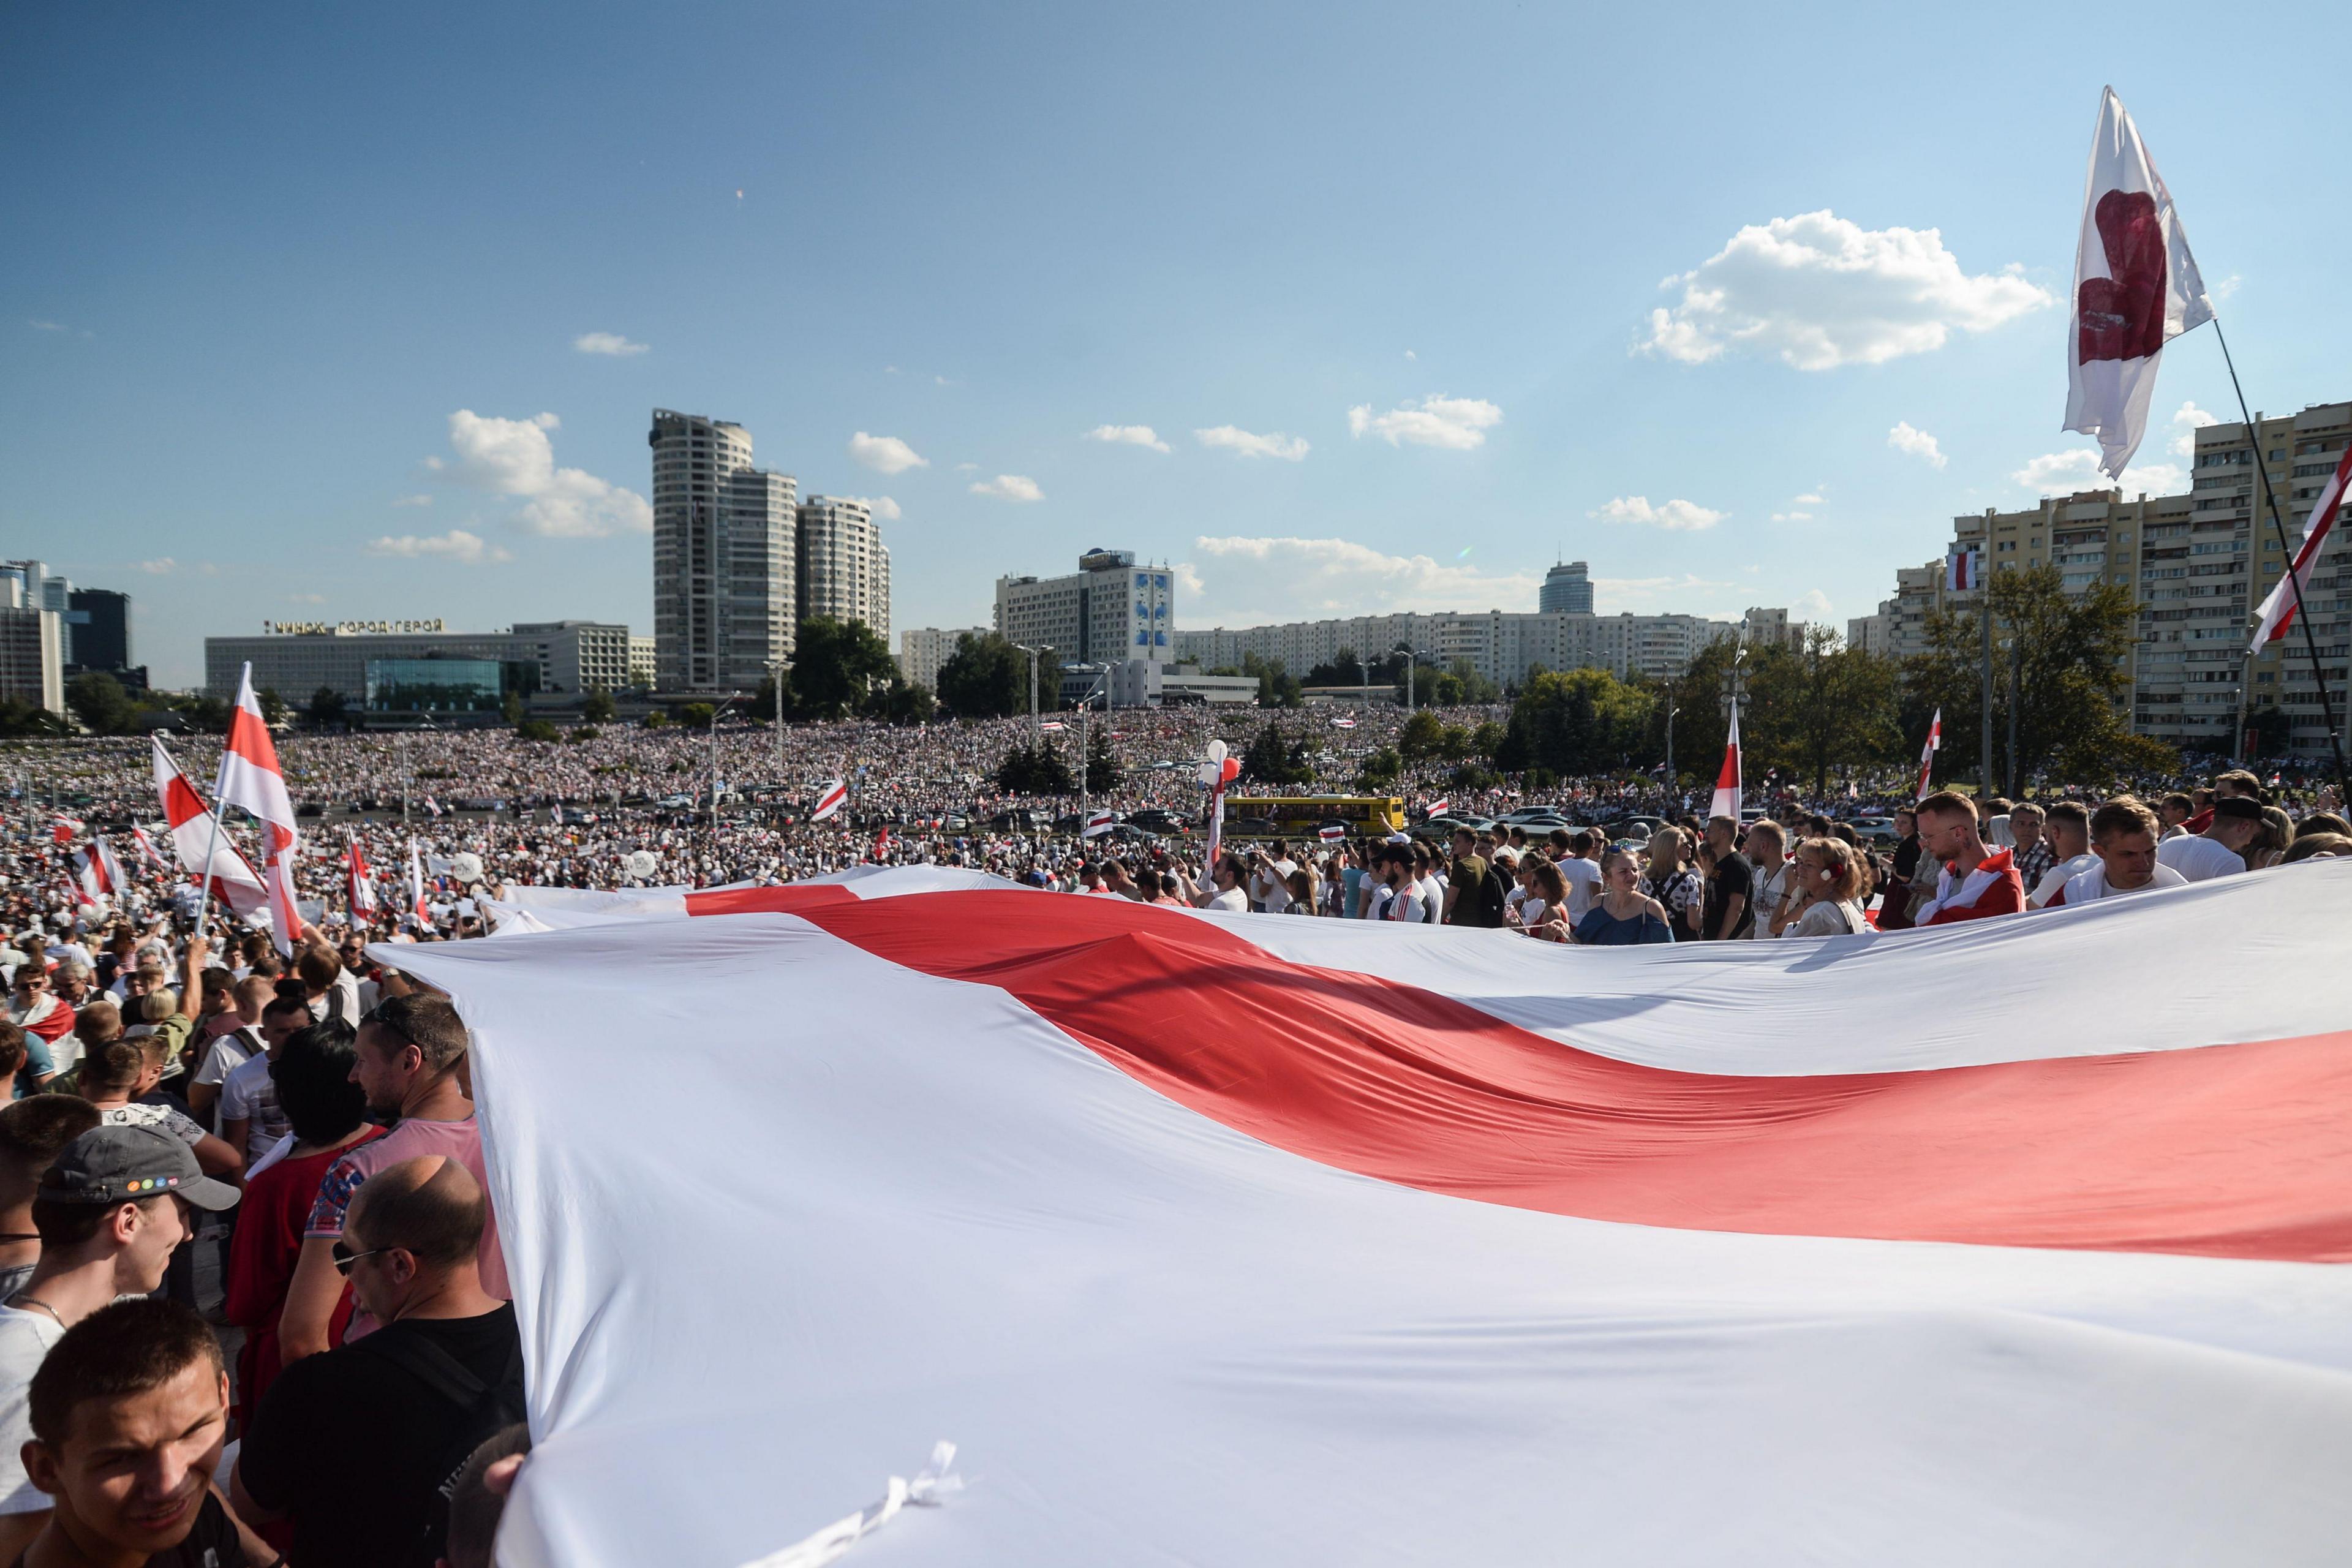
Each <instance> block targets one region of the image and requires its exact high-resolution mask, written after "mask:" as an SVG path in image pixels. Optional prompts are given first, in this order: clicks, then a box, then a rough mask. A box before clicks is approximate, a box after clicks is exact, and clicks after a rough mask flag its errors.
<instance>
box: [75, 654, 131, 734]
mask: <svg viewBox="0 0 2352 1568" xmlns="http://www.w3.org/2000/svg"><path fill="white" fill-rule="evenodd" d="M66 710H67V711H68V712H69V713H71V714H72V715H73V716H74V717H75V718H76V719H78V720H79V721H81V727H82V728H83V729H85V730H88V731H89V732H90V733H91V734H93V735H119V734H121V733H122V732H123V731H125V730H127V729H129V728H130V726H131V720H132V719H133V717H135V713H136V710H135V706H134V704H133V703H132V702H131V696H130V693H128V692H126V691H124V690H123V689H122V682H121V681H119V680H117V679H114V677H112V676H110V675H108V674H107V673H105V672H104V671H103V670H89V671H87V672H85V673H84V674H81V675H77V676H75V677H74V678H73V679H71V680H68V681H67V682H66Z"/></svg>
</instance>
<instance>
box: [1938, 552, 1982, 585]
mask: <svg viewBox="0 0 2352 1568" xmlns="http://www.w3.org/2000/svg"><path fill="white" fill-rule="evenodd" d="M1983 586H1984V556H1983V555H1982V554H1980V553H1979V552H1978V551H1977V550H1976V549H1975V548H1974V547H1973V546H1971V547H1970V548H1969V549H1966V550H1955V551H1953V552H1951V553H1949V554H1948V555H1946V556H1945V557H1944V591H1945V592H1946V593H1948V594H1967V593H1971V592H1973V591H1974V590H1976V589H1979V588H1981V587H1983Z"/></svg>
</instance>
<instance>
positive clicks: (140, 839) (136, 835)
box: [131, 826, 171, 871]
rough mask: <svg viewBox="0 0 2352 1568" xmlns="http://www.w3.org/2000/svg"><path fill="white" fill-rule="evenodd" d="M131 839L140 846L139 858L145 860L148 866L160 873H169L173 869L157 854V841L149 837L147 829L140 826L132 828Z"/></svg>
mask: <svg viewBox="0 0 2352 1568" xmlns="http://www.w3.org/2000/svg"><path fill="white" fill-rule="evenodd" d="M131 841H132V842H133V843H135V844H137V845H138V846H139V858H141V859H142V860H144V861H145V862H147V864H149V865H151V866H152V867H154V868H155V869H157V870H158V871H168V870H170V869H171V867H169V866H168V865H166V864H164V861H163V856H162V855H161V854H159V853H157V851H156V848H155V840H154V839H152V838H151V837H148V834H147V830H146V829H145V828H143V827H138V826H134V827H132V828H131Z"/></svg>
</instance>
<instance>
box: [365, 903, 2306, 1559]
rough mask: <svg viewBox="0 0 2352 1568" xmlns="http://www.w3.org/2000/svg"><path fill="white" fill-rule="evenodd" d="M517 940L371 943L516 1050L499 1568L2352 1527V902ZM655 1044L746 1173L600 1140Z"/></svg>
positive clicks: (1086, 923) (1111, 914)
mask: <svg viewBox="0 0 2352 1568" xmlns="http://www.w3.org/2000/svg"><path fill="white" fill-rule="evenodd" d="M665 911H667V912H665ZM678 911H686V913H685V914H683V915H681V913H680V912H678ZM506 913H507V914H509V915H510V916H512V917H513V918H514V920H515V921H516V922H517V923H515V924H512V925H509V924H508V923H505V921H502V922H501V926H500V932H501V934H500V935H499V937H497V938H494V939H492V940H490V941H488V942H457V943H447V944H432V945H427V946H423V947H402V948H379V949H377V950H376V952H377V955H378V956H379V957H380V958H381V959H382V960H383V962H387V963H397V965H398V966H400V967H402V968H404V969H413V970H415V972H416V973H419V974H420V975H421V976H423V977H424V978H425V980H427V981H429V982H431V983H432V984H436V985H438V986H443V987H446V989H447V990H448V991H449V992H450V994H452V995H453V996H454V997H455V999H456V1001H457V1005H458V1006H459V1008H460V1009H461V1011H462V1012H463V1014H464V1016H465V1018H466V1021H467V1025H468V1026H469V1027H470V1029H471V1031H472V1038H473V1040H474V1043H475V1057H476V1060H475V1065H474V1069H473V1070H474V1084H475V1088H476V1091H477V1095H478V1106H479V1110H480V1115H481V1117H482V1120H483V1121H484V1146H485V1149H486V1151H487V1152H488V1154H489V1158H490V1172H491V1184H492V1187H493V1191H494V1196H495V1205H496V1209H497V1212H498V1215H499V1225H500V1228H501V1237H502V1243H503V1246H504V1247H505V1252H506V1257H507V1259H508V1264H509V1270H510V1272H511V1274H512V1276H513V1279H514V1281H515V1284H516V1287H517V1297H516V1307H517V1310H518V1313H519V1315H520V1323H521V1330H522V1334H523V1343H524V1347H525V1352H526V1355H527V1359H528V1365H529V1370H530V1380H529V1381H530V1389H529V1393H530V1417H531V1426H532V1430H533V1433H534V1436H535V1437H536V1438H537V1447H536V1449H535V1451H534V1452H533V1455H532V1457H531V1461H530V1464H529V1465H528V1466H526V1467H524V1469H523V1473H522V1479H521V1481H520V1486H519V1487H518V1489H517V1491H516V1493H515V1496H514V1500H513V1502H512V1505H511V1506H510V1507H509V1510H508V1513H507V1517H506V1524H505V1526H504V1528H503V1530H502V1531H501V1536H500V1542H499V1551H500V1557H501V1561H502V1562H503V1563H507V1564H508V1565H509V1568H557V1565H561V1568H604V1565H606V1564H613V1565H618V1564H623V1563H632V1564H633V1563H647V1562H661V1563H675V1564H681V1565H686V1568H739V1565H741V1564H745V1563H753V1562H758V1561H778V1562H781V1561H784V1560H785V1559H784V1558H782V1557H781V1556H777V1555H775V1554H777V1553H779V1552H782V1550H783V1549H785V1548H789V1547H792V1546H793V1545H794V1544H795V1543H799V1542H806V1541H808V1540H809V1539H810V1538H811V1537H812V1536H813V1535H814V1534H816V1533H817V1532H820V1531H824V1530H825V1529H826V1528H827V1527H829V1526H830V1527H832V1528H834V1529H835V1530H839V1529H842V1528H843V1526H844V1525H846V1524H847V1522H848V1520H847V1519H845V1516H851V1517H854V1518H856V1519H859V1520H865V1521H871V1522H874V1523H879V1522H880V1521H881V1520H882V1519H883V1518H884V1517H886V1514H887V1510H883V1511H873V1510H869V1511H867V1512H866V1513H860V1511H859V1510H861V1509H863V1508H864V1507H865V1505H866V1504H868V1503H869V1502H871V1501H872V1500H874V1499H875V1498H877V1497H887V1498H898V1497H900V1496H902V1495H905V1493H906V1492H907V1491H908V1489H905V1488H900V1487H891V1488H889V1489H887V1493H886V1490H885V1478H887V1477H889V1476H891V1475H893V1474H896V1475H898V1476H913V1475H916V1473H917V1468H918V1467H919V1466H921V1465H922V1464H923V1461H924V1456H925V1455H927V1454H929V1453H931V1452H932V1451H933V1445H934V1443H935V1442H937V1441H939V1440H941V1439H945V1440H948V1441H950V1442H953V1443H955V1444H958V1445H960V1451H959V1453H958V1455H957V1463H958V1465H959V1467H960V1468H961V1472H962V1473H963V1474H964V1475H965V1476H967V1477H968V1478H970V1481H971V1484H970V1485H969V1487H968V1488H967V1489H966V1490H964V1491H963V1492H962V1493H961V1494H959V1495H954V1496H949V1497H946V1498H945V1499H943V1500H941V1499H938V1498H932V1499H929V1500H939V1501H942V1502H943V1506H941V1507H940V1508H937V1509H935V1510H934V1509H926V1510H920V1511H919V1512H910V1513H903V1514H900V1515H899V1516H898V1519H897V1520H896V1521H895V1522H890V1523H888V1524H887V1527H886V1533H885V1534H884V1536H883V1538H882V1539H881V1540H880V1541H877V1542H871V1543H868V1544H866V1545H862V1546H859V1547H857V1548H856V1551H857V1552H869V1553H874V1554H876V1558H875V1560H876V1561H877V1562H880V1561H885V1560H888V1561H906V1562H916V1561H920V1562H924V1563H952V1564H956V1565H958V1568H975V1565H989V1564H1003V1565H1005V1568H1012V1565H1015V1564H1018V1565H1022V1568H1029V1565H1034V1564H1051V1565H1069V1568H1080V1565H1087V1568H1091V1565H1094V1564H1100V1563H1214V1564H1218V1565H1219V1568H1276V1565H1284V1568H1287V1565H1290V1564H1297V1563H1351V1564H1352V1563H1378V1564H1383V1565H1396V1568H1402V1565H1408V1564H1421V1563H1481V1564H1489V1563H1492V1564H1522V1563H1525V1564H1534V1563H1559V1562H1563V1561H1569V1560H1573V1561H1576V1562H1579V1563H1607V1564H1634V1563H1639V1564H1643V1565H1647V1564H1654V1563H1673V1564H1714V1563H1726V1562H1742V1563H1790V1562H1823V1563H1856V1564H1860V1563H1906V1564H1916V1563H1933V1564H1950V1565H1959V1564H1976V1563H2002V1564H2004V1565H2009V1564H2020V1563H2023V1564H2052V1565H2056V1564H2065V1565H2067V1568H2074V1565H2077V1564H2082V1563H2115V1564H2134V1565H2137V1564H2141V1563H2150V1562H2184V1561H2215V1562H2231V1563H2263V1564H2265V1565H2266V1568H2267V1565H2271V1564H2279V1563H2292V1564H2305V1563H2312V1564H2315V1563H2328V1562H2332V1561H2335V1560H2336V1559H2337V1558H2338V1557H2339V1556H2340V1552H2341V1545H2342V1542H2343V1541H2344V1539H2345V1538H2346V1534H2347V1531H2352V1489H2347V1488H2346V1487H2345V1486H2344V1485H2343V1484H2342V1478H2343V1476H2344V1475H2345V1474H2346V1473H2347V1466H2352V1370H2347V1369H2352V1270H2347V1269H2346V1268H2343V1267H2341V1265H2342V1263H2343V1262H2344V1261H2345V1260H2346V1259H2347V1258H2352V1139H2347V1136H2346V1134H2345V1131H2344V1129H2345V1127H2346V1126H2347V1122H2352V1032H2347V1027H2346V1020H2347V1016H2352V979H2347V978H2345V977H2344V975H2345V972H2344V969H2343V966H2342V965H2341V964H2340V963H2336V961H2335V960H2336V949H2337V947H2338V946H2339V945H2340V938H2339V937H2338V935H2337V934H2336V933H2338V932H2340V931H2342V930H2343V929H2344V928H2345V926H2346V924H2347V921H2352V865H2339V864H2337V863H2335V862H2319V863H2315V864H2313V865H2306V866H2296V867H2289V868H2281V869H2278V870H2273V871H2263V872H2257V873H2253V874H2252V875H2249V876H2244V877H2231V878H2221V879H2215V880H2212V881H2209V882H2204V883H2200V884H2197V885H2195V886H2193V887H2189V888H2184V889H2174V890H2170V891H2165V892H2158V893H2151V894H2147V895H2145V896H2142V897H2137V898H2133V899H2126V900H2106V901H2103V902H2100V903H2096V904H2092V905H2088V906H2085V907H2084V908H2082V909H2079V910H2062V911H2059V912H2057V913H2054V914H2049V915H2032V916H2019V917H2016V918H2013V919H2010V920H2006V921H1979V922H1975V923H1974V924H1972V925H1968V926H1961V927H1957V928H1952V929H1949V930H1939V931H1928V932H1920V933H1916V934H1909V935H1906V936H1904V937H1901V938H1897V939H1890V940H1880V939H1874V938H1872V937H1869V936H1853V937H1833V938H1828V939H1819V940H1810V941H1798V942H1778V943H1770V944H1747V946H1746V947H1745V948H1743V950H1742V951H1741V952H1737V953H1734V954H1730V955H1729V956H1725V955H1723V954H1721V953H1719V952H1716V951H1714V950H1712V949H1709V948H1706V947H1700V946H1682V947H1675V946H1666V947H1656V948H1623V949H1590V950H1588V949H1560V948H1557V947H1549V946H1547V945H1545V944H1539V943H1534V942H1525V941H1523V940H1520V939H1518V938H1516V937H1514V936H1511V935H1509V934H1507V933H1503V932H1471V931H1461V930H1459V929H1456V928H1442V927H1424V926H1412V927H1408V926H1397V925H1376V924H1370V923H1367V922H1360V921H1318V920H1296V919H1288V918H1283V917H1274V916H1258V915H1222V914H1209V913H1205V912H1193V911H1187V910H1176V909H1170V908H1161V907H1153V906H1146V905H1140V904H1135V903H1130V902H1128V901H1125V900H1109V899H1080V898H1070V897H1065V896H1062V895H1057V894H1054V893H1047V892H1042V891H1020V890H1015V889H1003V888H1002V887H1001V885H999V886H998V887H995V888H992V887H990V886H989V885H988V883H987V881H986V879H980V878H977V877H975V876H974V874H972V873H969V872H953V873H942V872H940V871H939V870H938V869H936V868H925V869H923V870H920V871H914V872H899V871H889V870H879V869H877V870H872V871H870V872H868V874H866V875H865V876H862V877H844V878H839V879H831V880H829V881H827V882H825V883H823V884H796V885H793V886H789V887H785V888H781V889H727V890H713V891H709V892H690V891H688V890H685V889H667V890H660V891H657V892H656V893H652V894H646V893H629V894H614V895H588V894H576V893H555V894H550V895H546V896H544V897H543V896H542V895H541V893H539V892H538V891H535V890H531V889H522V890H520V891H518V892H516V893H515V894H514V895H513V896H512V900H510V903H509V908H508V910H506ZM510 932H512V933H517V934H509V933H510ZM1765 947H1769V949H1771V950H1772V951H1769V952H1766V951H1762V949H1763V948H1765ZM2182 952H2200V953H2201V954H2204V955H2206V956H2207V957H2208V958H2209V959H2213V960H2219V961H2220V962H2208V963H2198V964H2186V965H2184V964H2183V963H2180V962H2179V955H2180V954H2181V953H2182ZM2257 952H2259V954H2260V955H2261V958H2262V961H2263V963H2265V964H2266V965H2268V964H2276V965H2278V966H2279V968H2280V970H2281V972H2283V973H2295V974H2298V975H2302V976H2305V983H2304V984H2297V985H2292V986H2264V987H2255V988H2252V989H2249V988H2248V987H2247V986H2245V985H2244V984H2243V982H2242V966H2241V965H2240V964H2237V963H2231V962H2230V959H2231V958H2232V957H2239V956H2242V957H2245V958H2249V959H2251V958H2252V957H2253V956H2254V955H2255V954H2256V953H2257ZM1570 970H1573V971H1574V972H1575V973H1573V975H1571V974H1570V973H1569V972H1570ZM1985 973H1998V974H2000V976H2001V984H1999V985H1975V986H1958V987H1956V986H1954V985H1953V984H1952V983H1951V977H1952V976H1953V975H1955V974H1985ZM2085 976H2095V977H2096V978H2095V984H2086V982H2085ZM1931 994H1932V995H1936V996H1937V997H1938V998H1939V1002H1938V1005H1937V1006H1936V1007H1933V1008H1927V1009H1922V1008H1919V1007H1917V1006H1916V1005H1915V1004H1916V999H1917V998H1918V997H1920V996H1922V995H1931ZM752 1016H772V1017H787V1018H789V1019H790V1020H791V1026H790V1027H788V1028H782V1029H770V1030H750V1031H747V1030H745V1029H744V1028H743V1027H742V1021H743V1019H744V1018H746V1017H752ZM1890 1016H1900V1017H1902V1018H1903V1020H1904V1026H1903V1027H1901V1028H1897V1029H1890V1028H1888V1027H1886V1026H1885V1020H1886V1019H1887V1018H1888V1017H1890ZM1727 1018H1737V1019H1738V1020H1739V1021H1740V1022H1739V1026H1738V1028H1736V1029H1727V1028H1726V1027H1725V1022H1724V1021H1725V1020H1726V1019H1727ZM648 1052H653V1053H656V1054H657V1059H659V1060H661V1061H663V1062H664V1063H665V1064H666V1068H665V1070H666V1073H667V1074H668V1075H669V1077H670V1079H671V1081H672V1082H673V1084H674V1085H675V1086H677V1087H679V1088H681V1089H684V1090H685V1091H686V1092H689V1093H692V1092H696V1091H697V1090H701V1091H704V1092H703V1093H702V1094H701V1096H700V1099H699V1101H698V1103H699V1104H700V1105H701V1110H700V1112H699V1116H700V1120H699V1121H698V1124H697V1127H696V1135H695V1136H694V1137H692V1138H687V1139H668V1140H646V1139H644V1138H642V1137H639V1136H635V1135H634V1134H635V1132H636V1131H639V1128H638V1118H639V1110H638V1108H637V1107H635V1106H634V1105H633V1104H631V1103H630V1102H629V1101H627V1100H626V1099H625V1098H623V1099H618V1100H616V1099H615V1098H614V1096H613V1095H612V1094H611V1093H610V1092H609V1089H608V1086H609V1085H610V1084H611V1083H612V1082H614V1081H615V1080H616V1079H620V1078H622V1077H624V1076H625V1075H626V1074H628V1073H630V1072H633V1071H638V1070H641V1068H642V1065H643V1063H644V1061H645V1060H646V1054H647V1053H648ZM753 1080H756V1081H759V1082H761V1083H762V1084H763V1085H765V1086H766V1087H767V1089H768V1092H766V1093H763V1094H761V1095H759V1096H745V1095H742V1094H740V1093H739V1092H735V1091H734V1090H735V1088H736V1087H737V1086H740V1084H742V1083H744V1082H746V1081H753ZM751 1235H756V1236H757V1237H759V1241H760V1244H759V1245H757V1246H751V1245H747V1243H746V1241H745V1237H747V1236H751ZM714 1258H716V1259H723V1260H724V1262H725V1267H724V1268H713V1267H712V1266H711V1260H712V1259H714ZM780 1301H782V1302H787V1303H789V1310H786V1311H782V1312H779V1311H778V1310H777V1307H776V1304H777V1303H778V1302H780ZM713 1500H717V1501H713ZM834 1521H843V1524H842V1525H835V1523H834ZM862 1528H863V1527H862V1526H861V1530H862ZM853 1533H855V1532H853ZM894 1538H896V1539H894ZM844 1539H847V1537H844ZM1564 1542H1572V1543H1573V1544H1572V1549H1571V1548H1570V1547H1568V1546H1564V1545H1563V1543H1564ZM824 1560H828V1559H827V1558H825V1557H824V1556H821V1555H815V1554H810V1555H804V1556H803V1557H800V1558H794V1559H792V1561H795V1562H799V1561H807V1562H816V1561H824ZM856 1560H857V1559H856V1558H854V1557H853V1558H851V1559H849V1561H851V1562H852V1563H854V1562H856Z"/></svg>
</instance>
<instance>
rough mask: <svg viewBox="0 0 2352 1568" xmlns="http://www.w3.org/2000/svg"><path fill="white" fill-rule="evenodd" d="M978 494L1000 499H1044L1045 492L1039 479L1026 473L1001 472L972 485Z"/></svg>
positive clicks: (972, 491)
mask: <svg viewBox="0 0 2352 1568" xmlns="http://www.w3.org/2000/svg"><path fill="white" fill-rule="evenodd" d="M971 493H972V494H974V495H976V496H994V497H995V498H996V499H997V500H1045V491H1044V490H1041V489H1038V488H1037V481H1036V480H1034V479H1030V478H1029V477H1028V476H1027V475H1025V474H999V475H997V476H996V477H995V478H994V479H985V480H982V482H980V483H978V484H975V485H973V486H972V487H971Z"/></svg>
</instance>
